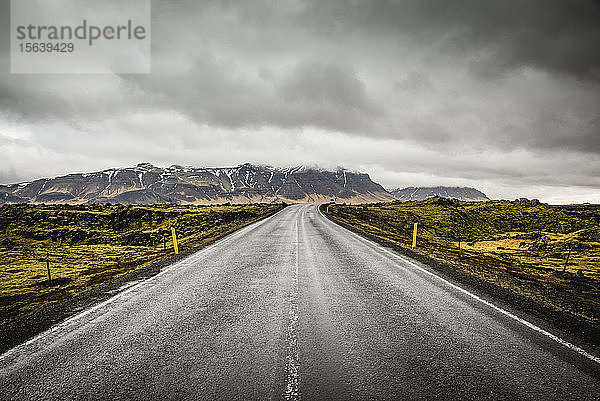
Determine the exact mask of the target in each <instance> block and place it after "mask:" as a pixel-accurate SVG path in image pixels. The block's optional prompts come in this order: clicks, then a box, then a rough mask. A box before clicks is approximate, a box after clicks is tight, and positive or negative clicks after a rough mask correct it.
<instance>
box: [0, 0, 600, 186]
mask: <svg viewBox="0 0 600 401" xmlns="http://www.w3.org/2000/svg"><path fill="white" fill-rule="evenodd" d="M7 4H8V1H6V0H2V1H0V8H2V9H0V15H1V17H0V18H2V19H3V20H2V21H3V22H9V21H8V19H7V15H9V13H4V12H2V10H6V9H7V8H6V7H7ZM152 10H153V23H152V49H153V54H152V73H151V74H148V75H143V74H140V75H138V74H130V75H11V74H9V73H8V53H7V49H8V42H7V41H6V38H7V37H8V31H7V29H8V26H9V24H8V23H5V24H2V25H0V26H2V29H3V31H2V32H3V33H5V35H3V37H4V39H2V40H0V50H2V52H1V54H0V61H1V63H2V65H3V66H5V68H4V69H3V72H1V73H0V149H2V152H3V154H7V152H8V154H10V157H8V158H7V160H6V161H5V164H4V165H3V167H0V179H1V180H4V181H7V180H10V179H11V177H12V179H29V178H34V177H36V176H39V175H46V174H50V173H53V174H54V173H61V172H68V171H73V170H78V171H83V170H87V169H98V168H106V167H109V166H112V165H129V164H132V163H137V162H140V161H150V162H156V163H157V164H166V165H169V164H172V163H178V164H186V163H189V164H196V165H204V164H211V165H223V164H234V163H237V162H246V161H256V162H264V163H268V164H280V165H288V164H319V165H323V166H331V167H335V166H337V165H339V164H343V165H345V166H347V167H351V168H357V169H360V168H363V169H366V170H369V171H373V172H377V173H376V174H379V175H380V176H379V177H378V176H375V175H374V176H373V178H375V179H379V180H381V181H382V182H383V183H384V184H385V185H387V186H389V187H393V186H400V185H419V183H420V182H422V183H427V184H434V183H435V182H436V180H437V182H439V183H450V182H452V181H453V180H454V181H455V182H461V183H463V182H465V183H470V184H471V185H472V186H478V185H477V182H481V183H485V184H484V185H485V186H486V189H488V190H490V191H491V193H496V194H497V195H496V196H502V193H510V194H514V193H516V192H518V191H526V190H528V188H534V187H535V188H544V185H546V187H547V188H557V187H563V188H571V189H573V188H579V189H578V190H577V191H575V190H574V189H573V191H575V192H577V194H578V195H577V196H581V194H582V192H581V191H583V190H582V189H581V188H588V189H589V188H592V189H589V191H590V193H592V192H598V191H599V190H600V183H599V182H598V181H597V180H596V179H595V177H597V176H600V165H599V162H598V158H599V157H600V156H599V155H600V139H599V138H598V132H600V106H599V105H600V72H599V71H600V53H599V52H598V51H597V49H598V48H600V25H598V23H597V21H598V20H599V19H598V17H599V16H600V6H599V3H598V2H597V1H591V0H590V1H585V0H581V1H577V2H565V1H561V0H543V1H542V0H531V1H526V2H523V1H517V0H507V1H502V2H499V1H491V0H489V1H488V0H457V1H453V2H452V3H451V4H450V3H446V2H440V1H434V0H420V1H408V0H369V1H366V0H356V1H352V2H348V1H345V0H344V1H342V0H330V1H327V2H323V1H316V0H315V1H309V0H294V1H288V2H277V1H270V0H257V1H253V2H238V1H208V2H198V1H191V0H190V1H183V0H182V1H177V2H172V1H165V0H156V1H153V3H152ZM7 127H8V131H9V133H10V136H7V135H8V134H7V133H6V132H5V129H6V128H7ZM2 135H4V136H2ZM372 175H373V174H372ZM409 179H410V180H414V181H412V182H409ZM394 180H395V181H394ZM494 188H497V191H496V189H494ZM511 188H512V189H511ZM539 191H540V193H545V194H548V193H550V192H549V191H546V190H543V189H539ZM575 192H574V193H575Z"/></svg>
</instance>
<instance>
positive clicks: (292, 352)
mask: <svg viewBox="0 0 600 401" xmlns="http://www.w3.org/2000/svg"><path fill="white" fill-rule="evenodd" d="M299 231H300V227H299V226H298V218H297V217H296V263H295V265H294V272H293V275H292V288H291V289H290V309H289V312H288V331H287V355H286V365H285V370H286V372H287V378H286V386H285V394H284V397H285V399H286V400H299V399H300V391H299V390H298V381H299V380H298V379H299V374H298V365H299V361H298V359H299V357H298V265H299V264H300V234H299Z"/></svg>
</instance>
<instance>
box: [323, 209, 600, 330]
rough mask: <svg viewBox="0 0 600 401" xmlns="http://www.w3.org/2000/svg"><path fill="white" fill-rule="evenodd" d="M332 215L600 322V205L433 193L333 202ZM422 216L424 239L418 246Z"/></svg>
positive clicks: (422, 236) (540, 300) (466, 271)
mask: <svg viewBox="0 0 600 401" xmlns="http://www.w3.org/2000/svg"><path fill="white" fill-rule="evenodd" d="M328 214H329V216H330V217H331V218H333V219H334V220H337V221H339V222H341V223H344V224H347V225H350V226H352V227H354V228H355V229H356V230H358V231H360V232H363V233H365V234H368V235H369V236H371V237H374V238H376V239H377V238H378V239H381V240H383V241H384V242H389V243H392V244H393V245H395V246H398V247H400V248H405V249H411V251H414V252H417V253H418V254H422V255H424V256H426V257H429V258H433V259H434V260H436V261H438V262H441V263H444V264H445V265H450V266H452V268H454V269H456V270H459V271H460V272H463V273H466V274H468V275H472V276H476V277H477V278H479V279H481V280H484V281H487V282H490V283H493V284H495V285H497V286H500V287H502V288H505V289H508V290H510V291H512V292H514V293H517V294H520V295H522V296H525V297H527V298H529V299H531V300H534V301H536V302H538V303H541V304H544V305H545V306H550V307H551V308H552V309H555V310H560V311H564V312H567V313H569V314H571V315H574V316H576V317H578V318H581V319H584V320H585V321H587V322H590V323H592V324H594V325H595V326H600V205H572V206H550V205H546V204H543V203H540V202H538V201H536V200H526V199H523V200H517V201H486V202H463V201H458V200H453V199H444V198H432V199H428V200H424V201H412V202H393V203H378V204H369V205H356V206H350V205H348V206H346V205H329V206H328ZM415 222H418V239H417V247H416V248H415V249H412V248H411V245H412V244H411V242H412V231H413V224H414V223H415ZM567 258H568V263H567Z"/></svg>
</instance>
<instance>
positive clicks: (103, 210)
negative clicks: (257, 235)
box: [0, 204, 284, 324]
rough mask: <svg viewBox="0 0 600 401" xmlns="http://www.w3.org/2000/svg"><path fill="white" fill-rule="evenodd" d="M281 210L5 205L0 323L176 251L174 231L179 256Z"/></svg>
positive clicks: (0, 214) (0, 229) (0, 221)
mask: <svg viewBox="0 0 600 401" xmlns="http://www.w3.org/2000/svg"><path fill="white" fill-rule="evenodd" d="M283 207H284V205H283V204H274V205H273V204H251V205H217V206H215V205H209V206H179V205H156V206H123V205H86V206H73V205H4V206H2V207H0V324H3V323H5V322H7V321H9V320H11V319H14V318H17V317H19V316H21V315H23V314H25V313H28V312H30V311H32V310H35V309H37V308H39V307H40V306H42V305H44V304H47V303H49V302H53V301H57V300H60V299H64V298H67V297H69V296H72V295H73V294H76V293H78V292H80V291H83V290H85V289H88V288H90V287H92V286H95V285H97V284H99V283H102V282H104V281H106V280H108V279H110V278H112V277H115V276H117V275H121V274H124V273H126V272H129V271H131V270H134V269H137V268H139V267H142V266H145V265H147V264H150V263H153V262H156V261H158V260H161V259H164V258H165V257H167V256H169V255H171V254H173V243H172V239H171V227H174V228H175V229H176V232H177V237H178V244H179V250H180V252H181V251H185V250H186V249H190V248H194V247H198V246H201V245H202V244H204V243H206V242H208V241H211V240H213V239H215V238H217V237H219V236H221V235H223V234H224V233H227V232H230V231H233V230H235V229H237V228H239V227H241V226H243V225H245V224H247V223H249V222H252V221H255V220H258V219H260V218H262V217H265V216H267V215H269V214H272V213H274V212H276V211H278V210H280V209H282V208H283ZM47 266H49V267H50V275H51V280H48V271H47Z"/></svg>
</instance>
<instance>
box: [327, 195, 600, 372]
mask: <svg viewBox="0 0 600 401" xmlns="http://www.w3.org/2000/svg"><path fill="white" fill-rule="evenodd" d="M317 210H318V211H319V214H320V215H321V217H323V218H324V219H325V220H327V221H329V222H330V223H331V224H335V226H336V227H341V228H344V227H342V226H340V225H339V224H336V223H335V222H333V221H331V220H330V219H328V218H327V217H325V216H324V215H323V213H322V212H321V208H320V207H319V206H318V205H317ZM344 229H345V228H344ZM345 230H346V231H348V232H349V233H351V234H352V235H354V236H355V237H356V238H358V239H360V240H361V241H363V242H366V243H368V244H374V245H377V248H378V249H380V250H382V251H384V252H386V253H388V254H389V255H391V256H394V257H395V258H397V259H400V260H401V261H403V262H404V263H408V264H409V265H411V266H414V267H416V268H417V269H419V270H420V271H422V272H424V273H426V274H428V275H430V276H432V277H435V278H436V279H438V280H440V281H442V282H443V283H445V284H446V285H448V286H450V287H452V288H454V289H456V290H458V291H460V292H462V293H463V294H465V295H468V296H469V297H471V298H473V299H475V300H476V301H479V302H481V303H482V304H484V305H486V306H489V307H490V308H492V309H494V310H496V311H498V312H500V313H501V314H503V315H505V316H507V317H509V318H511V319H513V320H515V321H517V322H519V323H521V324H523V325H524V326H527V327H529V328H530V329H531V330H534V331H537V332H538V333H540V334H543V335H544V336H546V337H548V338H550V339H552V340H554V341H556V342H557V343H559V344H561V345H564V346H565V347H567V348H569V349H570V350H573V351H575V352H577V353H578V354H579V355H581V356H584V357H586V358H587V359H589V360H591V361H593V362H596V363H597V364H600V358H598V357H597V356H594V355H592V354H590V353H589V352H587V351H586V350H584V349H583V348H580V347H578V346H576V345H575V344H572V343H570V342H568V341H566V340H563V339H562V338H560V337H558V336H556V335H554V334H552V333H550V332H548V331H546V330H544V329H542V328H541V327H539V326H536V325H535V324H533V323H531V322H528V321H527V320H525V319H522V318H520V317H518V316H516V315H514V314H512V313H510V312H508V311H507V310H504V309H502V308H501V307H499V306H496V305H494V304H493V303H491V302H489V301H486V300H485V299H483V298H480V297H479V296H477V295H475V294H473V293H471V292H469V291H467V290H465V289H464V288H462V287H459V286H458V285H456V284H453V283H451V282H450V281H448V280H446V279H445V278H443V277H440V276H438V275H437V274H435V273H432V272H430V271H429V270H426V269H424V268H422V267H421V266H419V265H417V264H416V263H414V262H411V261H410V260H408V259H406V258H404V257H403V256H400V255H398V254H396V253H394V252H392V251H390V250H388V249H385V248H384V247H382V246H381V245H379V244H377V243H376V242H373V241H369V240H368V239H366V238H363V237H362V236H360V235H358V234H356V233H355V232H353V231H350V230H348V229H345Z"/></svg>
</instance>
